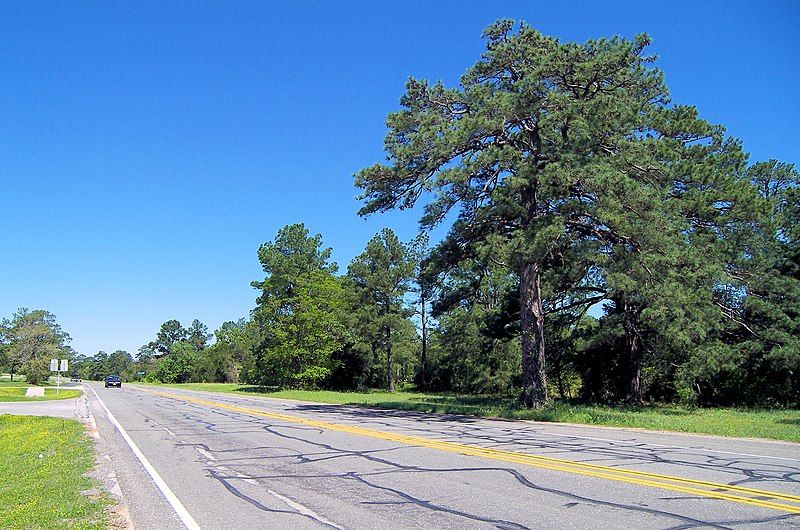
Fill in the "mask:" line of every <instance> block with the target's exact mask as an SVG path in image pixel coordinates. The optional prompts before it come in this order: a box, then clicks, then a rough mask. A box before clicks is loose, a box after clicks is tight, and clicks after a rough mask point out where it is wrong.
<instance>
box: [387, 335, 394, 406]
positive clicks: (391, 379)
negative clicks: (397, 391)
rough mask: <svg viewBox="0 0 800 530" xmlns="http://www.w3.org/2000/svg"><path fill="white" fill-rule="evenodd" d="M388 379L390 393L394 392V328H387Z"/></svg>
mask: <svg viewBox="0 0 800 530" xmlns="http://www.w3.org/2000/svg"><path fill="white" fill-rule="evenodd" d="M386 379H387V383H388V385H387V386H388V388H389V392H394V366H393V365H392V328H390V327H388V326H387V327H386Z"/></svg>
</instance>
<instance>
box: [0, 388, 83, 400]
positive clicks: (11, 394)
mask: <svg viewBox="0 0 800 530" xmlns="http://www.w3.org/2000/svg"><path fill="white" fill-rule="evenodd" d="M26 388H27V387H12V388H8V387H0V402H3V401H50V400H54V399H69V398H74V397H77V396H80V395H81V394H82V392H81V391H80V390H64V389H61V390H59V391H58V392H56V389H55V388H45V389H44V396H42V397H27V396H25V390H26Z"/></svg>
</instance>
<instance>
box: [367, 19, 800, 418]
mask: <svg viewBox="0 0 800 530" xmlns="http://www.w3.org/2000/svg"><path fill="white" fill-rule="evenodd" d="M485 37H486V40H487V47H486V51H485V53H484V54H483V56H482V58H481V59H480V60H479V61H478V62H477V63H476V64H475V65H474V66H473V67H472V68H470V69H469V70H467V72H466V73H465V74H464V75H463V76H462V78H461V81H460V85H459V86H458V87H457V88H446V87H444V86H443V85H442V84H441V83H437V84H430V83H428V82H426V81H422V80H416V79H413V78H412V79H410V80H409V81H408V83H407V86H406V89H407V90H406V94H405V95H404V96H403V98H402V100H401V103H402V105H403V109H402V110H400V111H398V112H395V113H392V114H390V115H389V116H388V119H387V125H388V128H389V132H388V134H387V136H386V142H385V145H386V150H387V152H388V161H389V162H388V164H378V165H375V166H372V167H368V168H366V169H364V170H362V171H360V172H359V173H358V174H357V176H356V183H357V185H358V186H360V187H361V188H362V189H363V190H364V193H363V196H362V199H363V200H364V201H365V205H364V207H363V209H362V210H361V213H362V214H364V215H368V214H373V213H376V212H381V211H386V210H390V209H395V208H400V209H402V208H408V207H411V206H414V205H415V204H417V203H418V202H420V201H422V200H424V201H426V205H425V215H424V217H423V218H422V220H421V223H422V227H423V228H430V227H433V226H435V225H437V224H439V223H441V222H442V221H443V220H444V219H445V218H446V216H447V215H448V214H449V213H450V212H451V211H454V212H455V214H456V215H457V218H456V220H455V222H454V223H453V225H452V227H451V229H450V232H449V234H448V236H447V240H446V241H445V242H444V243H443V245H442V247H443V248H446V249H448V252H449V254H446V261H447V262H448V263H447V265H449V266H454V267H455V268H456V269H458V270H459V272H458V273H457V274H462V273H463V272H466V273H467V275H466V277H465V278H463V280H462V281H463V282H465V283H467V284H469V283H470V282H472V284H473V286H474V287H476V288H475V289H473V292H480V290H481V289H484V288H489V287H478V285H477V284H484V285H485V284H486V280H487V278H489V285H491V283H492V282H496V285H497V286H499V288H500V289H503V285H504V282H508V284H509V285H508V290H509V291H513V295H511V294H510V295H509V296H508V297H507V298H506V299H505V302H501V303H505V304H506V307H507V309H508V311H509V312H506V314H505V315H500V316H502V317H507V316H512V315H513V319H505V318H501V319H500V321H504V320H505V321H508V322H511V321H512V320H513V322H514V324H515V326H516V327H517V328H516V329H517V331H516V333H517V334H518V336H519V342H520V348H521V365H522V371H521V376H522V399H523V402H524V403H525V404H526V405H528V406H534V407H538V406H541V405H542V404H543V403H544V402H545V401H546V400H547V396H548V385H547V373H548V371H550V370H551V369H552V368H556V369H557V370H558V371H559V374H561V373H562V372H561V370H563V369H564V367H565V363H569V364H570V365H571V366H572V367H573V370H574V371H577V372H579V373H580V375H581V382H582V385H581V389H582V392H583V394H584V395H585V396H587V397H593V398H598V397H602V398H613V397H618V396H620V394H621V395H622V396H623V397H624V399H625V400H626V401H628V402H629V403H633V404H638V403H641V402H642V400H643V398H644V397H645V395H646V394H649V395H658V396H662V397H666V398H672V397H675V396H679V397H681V398H684V399H692V400H699V401H701V402H727V401H733V400H736V401H742V400H762V399H763V400H775V401H777V402H781V403H786V402H797V400H798V389H800V384H798V379H797V378H798V375H797V374H798V370H799V369H800V348H799V347H798V331H800V329H799V328H798V326H800V317H798V304H799V303H800V297H798V294H800V290H799V288H798V241H797V230H798V229H797V226H798V186H797V184H798V183H797V173H796V171H795V170H794V167H793V166H791V165H787V164H782V163H778V162H776V161H769V162H765V163H756V164H752V165H750V164H749V162H748V157H747V155H746V154H745V153H744V152H743V150H742V146H741V143H740V142H739V141H737V140H735V139H732V138H728V137H726V136H725V134H724V129H723V127H721V126H718V125H712V124H710V123H708V122H706V121H704V120H702V119H700V118H699V116H698V113H697V110H696V109H695V108H694V107H689V106H684V105H677V104H672V103H671V102H670V100H669V94H668V90H667V87H666V85H665V83H664V76H663V74H662V72H661V71H660V70H658V69H657V68H654V67H652V65H651V63H652V62H653V61H654V58H653V57H650V56H647V55H645V49H646V47H647V45H648V44H649V38H648V37H647V36H645V35H640V36H638V37H636V39H634V40H632V41H629V40H626V39H622V38H612V39H600V40H591V41H588V42H587V43H585V44H575V43H562V42H560V41H558V40H557V39H555V38H551V37H546V36H544V35H542V34H540V33H538V32H537V31H535V30H533V29H532V28H530V27H528V26H526V25H525V24H519V25H516V24H515V23H514V22H512V21H508V20H503V21H499V22H497V23H495V24H493V25H492V26H490V27H489V28H487V29H486V32H485ZM428 199H430V200H428ZM441 270H443V271H447V270H448V268H447V267H444V268H442V269H441ZM491 278H495V279H491ZM456 283H458V282H456ZM512 296H513V300H511V299H510V298H511V297H512ZM598 302H604V303H605V314H604V316H603V317H602V318H601V319H600V322H599V323H594V324H592V323H589V322H586V321H585V318H584V315H585V313H586V311H587V309H588V308H589V307H591V306H592V305H594V304H596V303H598ZM487 308H488V309H489V310H490V312H493V309H492V307H491V302H489V304H488V307H487ZM587 329H588V330H591V331H590V332H588V333H579V330H584V331H585V330H587ZM582 335H583V336H584V337H585V338H583V339H581V340H582V341H583V344H582V348H583V349H582V352H581V353H580V354H579V355H576V354H575V351H576V350H575V349H572V350H562V348H563V347H564V342H565V341H566V342H567V343H570V342H575V341H578V340H579V339H578V337H580V336H582ZM547 352H552V354H549V353H547ZM570 352H571V353H570ZM551 359H552V361H551ZM553 365H554V366H553ZM559 377H562V379H559V381H560V382H562V383H563V376H561V375H559ZM644 377H647V379H648V380H647V381H643V378H644Z"/></svg>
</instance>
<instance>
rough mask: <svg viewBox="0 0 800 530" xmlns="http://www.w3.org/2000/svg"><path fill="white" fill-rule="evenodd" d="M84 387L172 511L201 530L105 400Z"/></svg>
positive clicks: (194, 528)
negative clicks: (92, 396) (109, 408)
mask: <svg viewBox="0 0 800 530" xmlns="http://www.w3.org/2000/svg"><path fill="white" fill-rule="evenodd" d="M84 386H89V388H91V389H92V392H94V396H95V397H96V398H97V401H98V402H99V403H100V405H101V406H102V407H103V410H105V411H106V414H107V415H108V419H109V420H111V423H113V424H114V427H116V428H117V430H118V431H119V433H120V434H121V435H122V437H123V438H124V439H125V441H126V442H127V444H128V446H129V447H130V448H131V450H132V451H133V454H134V455H136V458H138V459H139V462H141V464H142V466H144V469H145V471H147V473H148V474H149V475H150V478H152V479H153V482H155V483H156V486H157V487H158V489H159V490H161V493H162V494H163V495H164V497H165V498H166V499H167V502H168V503H169V504H170V506H172V509H173V510H175V513H176V514H178V517H180V519H181V522H182V523H183V524H184V525H185V526H186V528H188V529H189V530H200V525H199V524H197V521H195V520H194V517H192V515H191V514H190V513H189V511H188V510H187V509H186V508H185V507H184V506H183V503H181V501H180V500H178V497H176V496H175V494H174V493H173V492H172V490H171V489H170V488H169V486H167V483H166V482H164V479H162V478H161V475H159V474H158V471H156V469H155V468H154V467H153V465H152V464H151V463H150V462H149V461H148V460H147V458H146V457H145V456H144V454H143V453H142V451H141V450H140V449H139V448H138V447H137V446H136V443H134V441H133V440H132V439H131V437H130V436H128V433H127V432H125V429H123V428H122V425H120V423H119V422H118V421H117V418H115V417H114V415H113V414H111V411H110V410H108V407H106V404H105V403H103V400H102V399H100V396H99V395H98V394H97V390H95V389H94V388H92V387H91V386H90V385H84Z"/></svg>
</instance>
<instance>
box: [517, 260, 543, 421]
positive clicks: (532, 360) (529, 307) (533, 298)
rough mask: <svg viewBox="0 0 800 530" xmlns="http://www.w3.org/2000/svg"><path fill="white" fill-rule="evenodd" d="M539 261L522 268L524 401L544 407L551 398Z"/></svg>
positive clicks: (520, 294)
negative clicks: (548, 390) (547, 374)
mask: <svg viewBox="0 0 800 530" xmlns="http://www.w3.org/2000/svg"><path fill="white" fill-rule="evenodd" d="M540 281H541V280H540V272H539V264H538V263H529V264H526V265H524V266H523V267H522V270H521V271H520V282H519V297H520V324H521V326H522V403H523V404H524V405H525V406H526V407H529V408H536V409H540V408H542V407H543V406H544V404H545V402H546V401H547V379H546V377H545V373H544V310H543V308H542V289H541V284H540Z"/></svg>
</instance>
